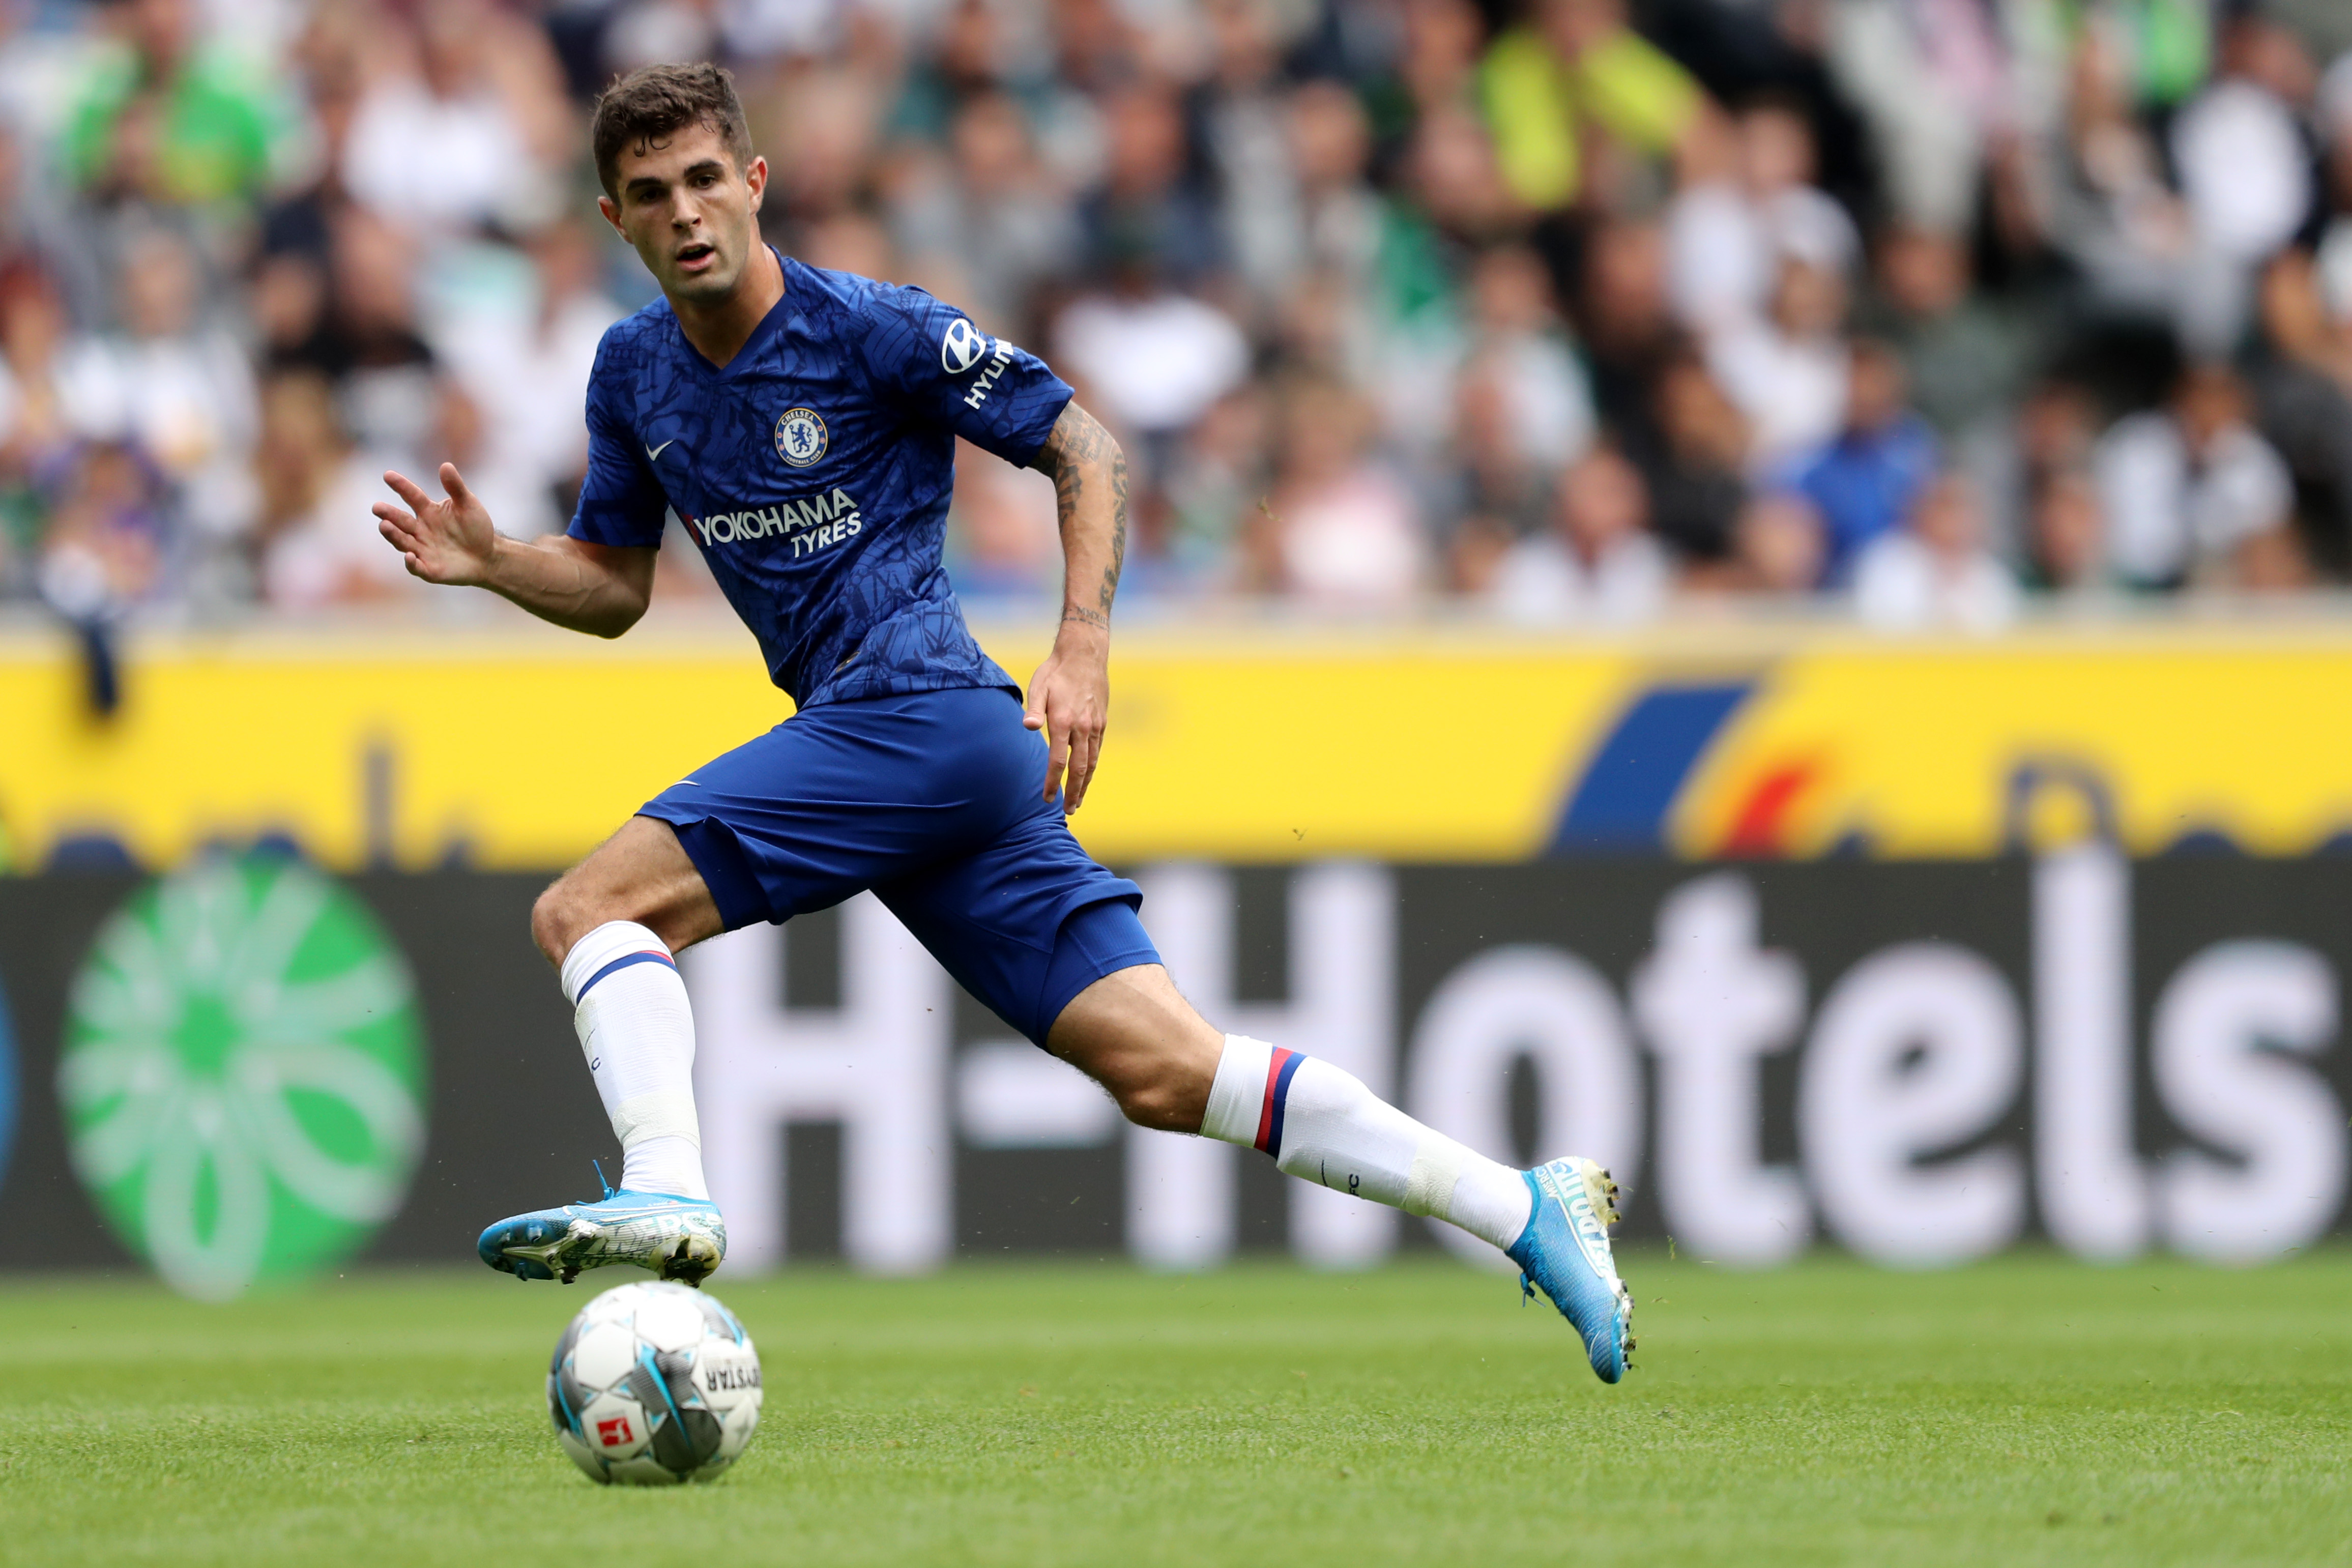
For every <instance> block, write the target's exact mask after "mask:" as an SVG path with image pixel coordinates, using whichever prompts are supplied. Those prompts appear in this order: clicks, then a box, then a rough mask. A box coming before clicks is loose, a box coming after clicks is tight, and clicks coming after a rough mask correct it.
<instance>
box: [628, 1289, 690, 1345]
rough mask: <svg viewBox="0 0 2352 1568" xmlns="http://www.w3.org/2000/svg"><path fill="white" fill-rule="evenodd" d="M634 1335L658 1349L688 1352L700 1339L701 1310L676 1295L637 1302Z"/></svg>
mask: <svg viewBox="0 0 2352 1568" xmlns="http://www.w3.org/2000/svg"><path fill="white" fill-rule="evenodd" d="M637 1337H638V1338H639V1339H641V1340H643V1341H645V1342H646V1343H647V1344H649V1345H651V1346H653V1347H654V1349H656V1350H657V1351H690V1350H692V1349H694V1347H695V1346H697V1345H698V1344H700V1343H701V1342H702V1338H703V1317H702V1309H701V1308H699V1307H698V1306H696V1305H695V1304H694V1303H693V1302H691V1301H681V1300H677V1298H675V1297H669V1298H664V1297H659V1296H656V1297H654V1298H653V1299H652V1300H645V1301H640V1302H638V1303H637Z"/></svg>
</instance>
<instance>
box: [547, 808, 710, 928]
mask: <svg viewBox="0 0 2352 1568" xmlns="http://www.w3.org/2000/svg"><path fill="white" fill-rule="evenodd" d="M606 921H636V922H637V923H638V924H639V925H642V926H646V927H647V928H649V929H650V930H651V931H653V933H654V934H655V935H656V936H658V937H660V938H661V939H662V941H663V942H667V943H668V944H669V949H670V951H671V952H677V951H679V950H680V949H682V948H687V947H691V946H692V945H693V944H694V943H696V942H700V941H702V940H703V939H704V938H706V937H712V936H717V935H718V934H719V909H718V906H717V905H716V904H714V903H713V902H712V901H711V898H710V889H709V888H707V887H705V886H704V885H703V880H702V873H701V872H699V871H698V870H697V869H695V866H694V862H693V861H692V860H690V859H688V858H687V854H686V851H685V849H684V848H682V847H680V846H679V844H678V841H677V834H676V833H675V832H674V831H672V830H671V828H670V826H669V824H668V823H667V822H661V821H656V819H655V818H653V817H650V816H633V817H631V818H629V820H628V821H627V822H625V823H624V824H622V825H621V830H620V831H619V832H618V833H615V834H614V835H613V837H610V838H607V839H606V840H604V843H603V844H601V845H599V846H597V847H596V850H595V852H594V853H593V854H592V855H590V856H589V857H588V858H586V859H585V860H583V861H582V862H580V864H579V865H577V866H574V867H573V868H572V869H571V870H569V871H567V872H565V873H564V874H563V876H562V878H560V879H558V880H557V881H556V883H555V885H554V886H553V887H551V888H550V889H547V891H546V892H544V893H541V895H540V897H539V902H538V903H536V904H534V905H533V906H532V907H531V911H530V931H531V938H532V940H533V941H535V942H538V943H539V949H540V951H541V952H544V953H545V954H547V957H548V962H550V963H558V964H560V963H562V962H563V955H564V954H565V953H567V952H571V951H572V943H574V942H578V941H579V940H580V939H581V938H582V937H583V936H585V935H587V934H588V933H589V932H590V931H593V930H595V929H596V928H597V927H598V926H600V925H603V924H604V923H605V922H606Z"/></svg>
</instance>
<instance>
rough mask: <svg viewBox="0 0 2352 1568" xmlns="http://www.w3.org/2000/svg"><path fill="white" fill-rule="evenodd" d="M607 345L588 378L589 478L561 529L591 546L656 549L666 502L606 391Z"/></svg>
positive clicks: (609, 376)
mask: <svg viewBox="0 0 2352 1568" xmlns="http://www.w3.org/2000/svg"><path fill="white" fill-rule="evenodd" d="M611 342H612V340H611V339H609V338H607V339H606V340H605V342H604V343H601V344H599V345H598V346H597V349H596V367H595V369H594V370H593V372H591V373H590V374H589V378H588V477H587V479H585V480H584V481H583V483H582V484H581V486H580V504H579V506H578V508H577V509H575V510H573V512H572V526H571V527H570V528H568V529H566V530H565V532H567V533H569V534H570V535H571V536H572V538H574V539H584V540H586V541H588V542H590V543H591V544H611V545H628V546H636V547H640V548H643V547H648V546H649V547H652V548H656V549H658V548H659V547H660V545H661V537H662V524H663V522H664V521H666V520H667V512H668V509H669V500H668V498H667V497H666V496H664V495H663V494H662V489H661V486H660V485H659V484H658V483H656V481H655V479H654V476H653V473H652V471H651V470H650V469H648V468H646V461H645V455H644V454H643V453H642V452H641V451H639V450H638V447H637V436H636V432H635V430H632V429H631V428H630V427H629V424H628V421H627V420H626V419H625V418H623V417H622V416H621V414H620V411H619V410H618V409H616V408H615V407H614V406H613V404H612V399H611V396H610V395H609V394H608V393H607V392H606V390H605V389H606V388H607V387H609V386H612V385H614V384H615V383H614V379H613V376H612V374H611V373H610V372H609V370H608V368H607V365H606V363H605V362H606V357H607V353H608V351H609V349H610V347H611Z"/></svg>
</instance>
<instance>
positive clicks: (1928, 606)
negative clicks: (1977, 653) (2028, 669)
mask: <svg viewBox="0 0 2352 1568" xmlns="http://www.w3.org/2000/svg"><path fill="white" fill-rule="evenodd" d="M1853 601H1854V608H1855V610H1856V612H1857V613H1858V614H1859V615H1860V616H1862V618H1863V620H1864V622H1866V623H1867V624H1869V625H1871V626H1879V627H1882V628H1885V629H1886V630H1889V631H1925V630H1929V629H1936V628H1948V629H1952V630H1958V631H1969V632H1979V633H1981V632H1992V631H1998V630H2000V628H2001V627H2002V626H2006V625H2008V624H2009V622H2010V621H2011V620H2012V619H2014V618H2015V616H2016V615H2017V604H2018V601H2017V586H2016V584H2015V583H2014V582H2013V581H2012V580H2011V577H2010V574H2009V571H2008V569H2007V568H2006V567H2004V566H2003V565H2002V564H2001V563H2000V560H1999V559H1998V558H1997V557H1995V556H1994V554H1993V553H1992V552H1991V551H1990V550H1988V549H1986V548H1985V540H1984V520H1983V516H1982V514H1981V513H1980V512H1979V510H1978V508H1977V500H1976V492H1975V491H1974V489H1972V488H1971V487H1970V486H1969V481H1968V480H1967V479H1964V478H1962V477H1960V476H1959V475H1958V474H1954V473H1946V474H1944V475H1942V476H1940V477H1938V478H1937V479H1935V480H1934V481H1933V482H1931V483H1930V484H1928V485H1927V488H1926V489H1923V490H1922V491H1920V493H1919V496H1918V499H1917V500H1916V503H1915V504H1914V505H1913V507H1912V508H1911V511H1910V515H1909V516H1908V517H1907V518H1906V520H1905V524H1904V526H1903V527H1902V528H1900V529H1897V530H1896V531H1894V532H1892V533H1886V534H1882V535H1880V536H1879V537H1878V538H1877V539H1875V540H1874V541H1872V542H1871V543H1870V544H1869V545H1868V546H1867V547H1866V548H1865V549H1864V551H1863V552H1862V554H1861V557H1860V558H1859V559H1858V560H1857V561H1856V562H1855V563H1854V568H1853Z"/></svg>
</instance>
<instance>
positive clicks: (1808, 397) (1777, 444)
mask: <svg viewBox="0 0 2352 1568" xmlns="http://www.w3.org/2000/svg"><path fill="white" fill-rule="evenodd" d="M1846 306H1847V291H1846V285H1845V279H1844V277H1843V274H1842V273H1841V272H1840V271H1839V270H1838V268H1837V267H1836V265H1835V263H1834V261H1833V260H1832V258H1828V257H1826V256H1811V257H1807V256H1799V255H1795V254H1793V253H1791V254H1788V255H1785V256H1783V258H1781V262H1780V280H1779V282H1778V283H1776V284H1775V285H1774V288H1773V294H1772V309H1771V313H1770V314H1769V316H1768V317H1764V318H1759V319H1748V320H1744V321H1738V322H1735V323H1733V324H1731V325H1729V326H1727V327H1726V328H1724V329H1723V330H1722V331H1717V332H1716V333H1715V334H1714V335H1713V336H1712V337H1711V338H1710V339H1709V341H1708V343H1707V368H1708V369H1709V370H1710V371H1712V372H1713V373H1714V375H1715V378H1716V380H1717V382H1719V383H1721V384H1722V386H1723V389H1724V391H1725V392H1727V393H1728V394H1729V395H1730V396H1731V400H1732V402H1733V403H1735V404H1737V405H1738V408H1739V411H1740V413H1741V414H1743V415H1745V416H1747V419H1748V430H1749V433H1750V437H1751V443H1752V444H1751V445H1750V447H1749V448H1748V463H1749V466H1750V467H1751V468H1753V469H1755V470H1756V471H1758V472H1759V473H1761V472H1769V471H1770V470H1771V469H1773V468H1777V467H1778V466H1780V464H1781V463H1783V462H1786V461H1788V460H1789V459H1790V458H1794V457H1796V456H1797V455H1798V454H1800V453H1802V452H1804V451H1807V450H1809V449H1811V447H1817V446H1819V445H1820V444H1821V443H1822V442H1824V441H1827V440H1828V439H1829V438H1830V437H1832V436H1833V435H1835V434H1836V433H1837V430H1838V428H1839V426H1841V425H1842V424H1843V422H1844V420H1845V412H1846V376H1847V374H1848V363H1847V361H1848V355H1847V349H1846V342H1845V338H1844V336H1843V331H1844V327H1845V316H1846Z"/></svg>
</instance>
